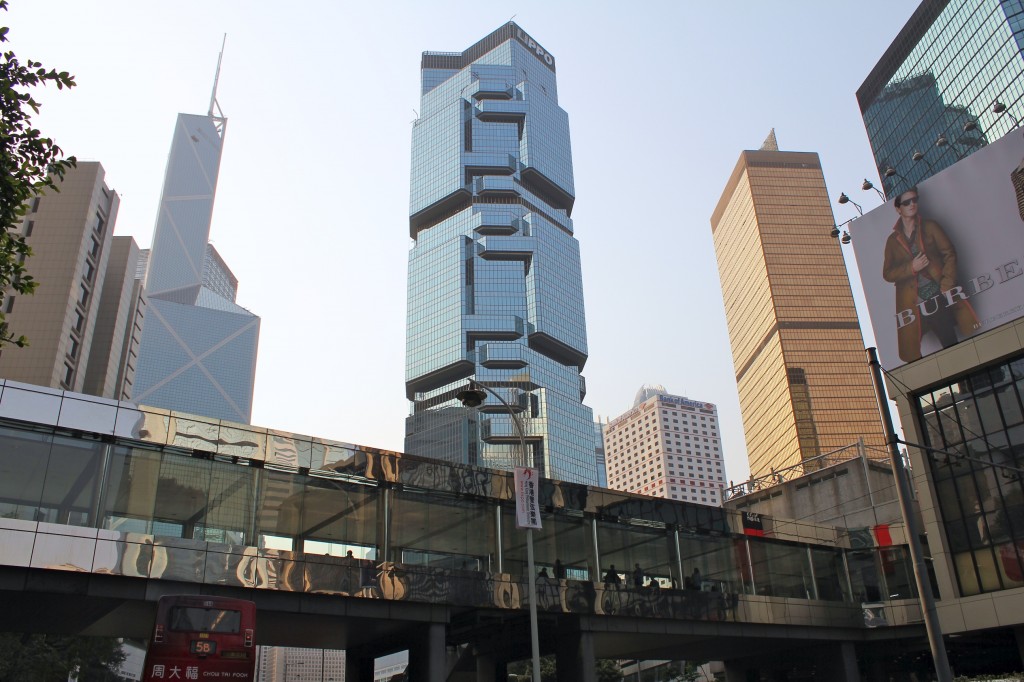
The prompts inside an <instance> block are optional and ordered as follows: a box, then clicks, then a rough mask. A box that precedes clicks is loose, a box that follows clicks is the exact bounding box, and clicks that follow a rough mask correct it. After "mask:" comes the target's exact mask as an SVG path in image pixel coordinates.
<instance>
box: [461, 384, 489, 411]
mask: <svg viewBox="0 0 1024 682" xmlns="http://www.w3.org/2000/svg"><path fill="white" fill-rule="evenodd" d="M455 397H456V398H458V400H459V402H460V403H462V404H463V406H464V407H480V406H481V405H483V404H484V400H486V399H487V394H486V393H484V392H483V391H481V390H480V389H479V388H467V389H465V390H464V391H459V392H458V393H456V394H455Z"/></svg>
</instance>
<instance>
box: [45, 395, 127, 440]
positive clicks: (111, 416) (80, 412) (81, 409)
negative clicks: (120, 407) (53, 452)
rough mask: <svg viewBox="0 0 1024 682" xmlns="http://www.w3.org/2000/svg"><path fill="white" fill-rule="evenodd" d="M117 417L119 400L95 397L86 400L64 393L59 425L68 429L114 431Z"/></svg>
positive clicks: (58, 420) (97, 431)
mask: <svg viewBox="0 0 1024 682" xmlns="http://www.w3.org/2000/svg"><path fill="white" fill-rule="evenodd" d="M116 417H117V401H116V400H105V399H103V398H94V399H92V400H84V399H82V398H80V397H76V396H72V395H69V394H65V395H64V399H63V400H62V401H61V405H60V416H59V417H58V418H57V426H62V427H64V428H67V429H81V430H84V431H92V432H94V433H104V434H106V433H113V432H114V422H115V419H116Z"/></svg>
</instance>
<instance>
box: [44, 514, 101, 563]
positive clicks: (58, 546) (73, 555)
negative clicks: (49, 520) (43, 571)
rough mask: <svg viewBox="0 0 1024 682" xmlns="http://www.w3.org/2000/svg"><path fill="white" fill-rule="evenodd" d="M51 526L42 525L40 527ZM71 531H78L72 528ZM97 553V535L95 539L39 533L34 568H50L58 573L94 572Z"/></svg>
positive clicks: (94, 535) (94, 536)
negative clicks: (93, 562) (93, 560)
mask: <svg viewBox="0 0 1024 682" xmlns="http://www.w3.org/2000/svg"><path fill="white" fill-rule="evenodd" d="M43 525H49V524H40V526H43ZM69 530H72V531H74V530H78V529H76V528H70V529H69ZM95 551H96V534H95V532H94V533H93V537H91V538H87V537H72V536H71V535H50V534H48V533H37V534H36V541H35V546H34V547H33V548H32V562H31V566H32V568H48V569H52V570H57V571H82V572H86V573H87V572H89V571H91V570H92V558H93V555H94V554H95Z"/></svg>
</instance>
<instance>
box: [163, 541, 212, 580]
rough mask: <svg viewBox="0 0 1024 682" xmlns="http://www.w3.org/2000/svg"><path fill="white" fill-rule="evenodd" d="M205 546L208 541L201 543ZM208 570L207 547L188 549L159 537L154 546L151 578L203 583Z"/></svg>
mask: <svg viewBox="0 0 1024 682" xmlns="http://www.w3.org/2000/svg"><path fill="white" fill-rule="evenodd" d="M201 544H202V545H204V546H205V544H206V543H201ZM205 572H206V551H205V549H186V548H184V547H176V546H173V545H170V544H169V543H165V542H164V538H157V540H156V542H155V545H154V547H153V563H152V566H151V568H150V572H149V577H150V578H161V579H164V580H181V581H183V582H190V583H201V582H203V577H204V575H205Z"/></svg>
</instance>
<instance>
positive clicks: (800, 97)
mask: <svg viewBox="0 0 1024 682" xmlns="http://www.w3.org/2000/svg"><path fill="white" fill-rule="evenodd" d="M916 5H917V0H885V1H884V2H883V1H880V0H868V1H867V2H861V3H857V4H852V3H840V2H822V1H821V0H808V1H801V2H796V1H793V2H789V1H785V0H777V1H776V2H755V1H753V0H751V1H749V2H742V1H741V2H701V3H697V2H681V1H676V2H637V3H624V2H599V1H589V2H582V1H580V2H556V1H555V0H545V1H543V2H539V1H532V0H531V1H528V2H513V3H507V4H499V3H483V2H474V3H468V2H448V1H425V0H420V1H418V2H407V3H406V2H394V3H386V2H381V3H369V2H359V3H355V2H340V1H339V2H327V1H324V0H318V1H303V0H299V1H297V2H295V3H290V4H289V5H286V4H285V3H280V2H265V1H262V0H248V1H246V2H241V1H240V0H239V1H235V2H228V1H221V2H218V1H215V0H203V1H201V2H199V1H193V0H175V2H164V3H155V2H140V1H139V0H124V1H121V0H100V1H98V2H82V1H81V0H11V9H10V11H9V12H8V15H7V16H6V17H0V20H2V21H3V23H5V24H6V25H8V26H10V28H11V33H10V43H9V46H10V48H11V49H13V50H15V52H16V53H17V54H18V55H19V57H22V58H32V59H36V60H39V61H42V62H43V63H44V64H45V65H46V66H48V67H54V68H57V69H58V70H67V71H70V72H71V73H73V74H75V76H76V78H77V82H78V87H76V88H74V89H73V90H72V91H70V92H57V91H56V90H51V91H48V92H44V93H41V100H42V101H43V102H44V108H43V111H42V114H41V115H40V116H39V117H38V118H37V121H38V123H39V125H40V127H41V128H42V129H43V131H44V132H45V133H46V134H47V135H50V136H52V137H54V138H55V139H56V141H57V142H58V144H60V145H61V146H62V147H63V148H64V149H65V151H66V152H67V153H69V154H76V155H77V156H78V158H79V159H83V160H95V161H100V162H102V164H103V166H104V168H105V169H106V171H107V183H108V185H109V186H111V187H112V188H114V189H116V190H117V191H118V193H119V194H120V196H121V210H120V214H119V216H118V219H117V225H116V228H115V232H116V233H117V234H122V235H123V234H130V235H132V236H134V237H135V239H136V240H137V241H138V242H139V244H140V245H141V246H143V247H146V246H149V244H150V240H151V236H152V231H153V226H154V224H155V220H156V209H157V202H158V200H159V196H160V188H161V183H162V180H163V173H164V166H165V164H166V160H167V154H168V151H169V147H170V141H171V134H172V132H173V130H174V121H175V116H176V115H177V113H178V112H186V113H197V114H201V113H205V112H206V110H207V108H208V106H209V101H210V92H211V87H212V84H213V75H214V69H215V66H216V63H217V53H218V52H219V50H220V46H221V39H222V36H223V34H224V33H227V35H228V37H227V48H226V52H225V55H224V63H223V68H222V71H221V77H220V89H219V92H218V100H219V102H220V104H221V106H222V108H223V111H224V113H225V115H227V117H228V126H227V135H226V139H225V146H224V156H223V161H222V164H221V171H220V183H219V186H218V190H217V203H216V207H215V210H214V216H213V228H212V231H211V239H212V241H213V242H214V244H215V245H216V247H217V250H218V251H219V252H220V253H221V255H222V256H223V257H224V258H225V260H226V261H227V263H228V265H229V266H230V267H231V269H232V270H233V271H234V273H235V275H236V276H237V277H238V279H239V281H240V285H239V292H238V302H239V303H240V304H241V305H243V306H245V307H247V308H249V309H250V310H252V311H253V312H254V313H256V314H258V315H260V316H261V317H262V318H263V326H262V332H261V336H260V352H259V364H258V368H257V372H256V396H255V405H254V409H253V417H252V420H253V423H254V424H259V425H262V426H270V427H273V428H279V429H286V430H291V431H295V432H299V433H304V434H310V435H315V436H323V437H327V438H334V439H337V440H342V441H348V442H352V443H359V444H364V445H372V446H376V447H383V448H388V449H393V450H401V449H402V444H403V434H404V419H405V417H406V415H407V414H408V409H409V407H408V403H407V401H406V400H405V389H404V359H405V300H406V265H407V260H408V250H409V248H410V247H411V244H412V242H411V240H410V239H409V236H408V233H409V230H408V195H409V154H410V135H411V122H412V121H413V119H414V118H415V117H416V116H417V114H416V112H417V111H418V109H419V60H420V53H421V52H422V51H424V50H436V51H461V50H464V49H465V48H467V47H469V46H470V45H472V44H473V43H474V42H476V41H477V40H479V39H480V38H482V37H483V36H485V35H486V34H488V33H490V32H491V31H492V30H494V29H495V28H497V27H498V26H500V25H501V24H503V23H504V22H506V21H507V20H509V19H510V18H512V17H513V16H514V17H515V21H516V22H517V23H518V24H520V25H521V26H522V27H523V28H524V29H525V30H526V31H528V32H529V33H530V35H531V36H533V37H534V38H535V39H536V40H537V41H538V42H540V43H541V44H542V45H543V46H544V47H545V48H546V49H547V50H548V51H549V52H551V53H552V54H553V55H554V56H555V59H556V60H557V65H558V86H559V103H560V105H561V106H562V108H564V109H565V110H566V111H567V112H568V114H569V122H570V128H571V134H572V146H573V160H574V165H575V180H576V192H577V198H576V205H575V209H574V211H573V216H572V217H573V221H574V224H575V230H576V236H577V238H578V239H579V242H580V246H581V250H582V257H583V278H584V281H583V283H584V290H585V295H586V304H587V327H588V330H589V345H590V360H589V362H588V363H587V366H586V369H585V371H584V374H585V376H586V378H587V388H588V391H589V393H588V396H587V399H586V403H587V404H588V405H590V406H591V407H592V408H593V409H594V413H595V414H596V415H601V416H609V417H614V416H617V415H618V414H620V413H622V412H624V411H625V410H626V409H628V408H629V407H630V406H631V405H632V401H633V396H634V394H635V393H636V390H637V389H638V388H639V387H640V386H641V385H642V384H645V383H658V384H663V385H664V386H665V387H666V388H667V389H668V390H669V391H670V392H672V393H677V394H682V395H686V396H689V397H690V398H693V399H699V400H706V401H710V402H714V403H717V404H718V407H719V412H720V415H721V422H722V428H723V441H724V443H723V450H724V453H725V460H726V468H727V473H728V477H729V478H730V479H733V480H736V481H739V480H741V479H744V478H746V476H747V475H748V467H747V461H746V452H745V447H744V441H743V428H742V421H741V418H740V412H739V402H738V399H737V396H736V384H735V379H734V376H735V374H734V369H733V365H732V359H731V355H730V352H729V340H728V335H727V331H726V325H725V316H724V313H723V307H722V297H721V289H720V287H719V284H718V271H717V267H716V262H715V253H714V247H713V245H712V241H711V228H710V223H709V219H710V216H711V212H712V210H713V209H714V206H715V204H716V203H717V201H718V198H719V196H720V194H721V191H722V189H723V187H724V185H725V182H726V180H727V179H728V177H729V174H730V173H731V171H732V169H733V167H734V166H735V164H736V161H737V158H738V156H739V153H740V151H741V150H743V149H756V148H757V147H759V146H760V144H761V142H762V141H763V140H764V138H765V136H766V135H767V134H768V131H769V130H770V129H771V128H773V127H774V128H775V130H776V134H777V136H778V140H779V146H780V148H781V149H784V150H796V151H816V152H818V153H819V154H820V155H821V160H822V166H823V168H824V172H825V179H826V182H827V184H828V188H829V194H830V196H832V197H833V199H835V198H836V197H838V196H839V193H840V191H845V192H847V193H848V194H850V196H851V197H852V198H854V199H855V200H856V201H858V202H860V203H861V204H863V205H864V207H865V210H867V209H868V208H869V207H874V206H875V205H877V204H878V203H880V202H879V200H878V198H877V196H876V195H875V194H874V193H873V192H863V191H862V190H861V189H860V184H861V183H862V182H863V180H864V178H865V177H867V178H870V179H871V180H873V181H875V182H877V180H878V178H877V174H875V171H874V164H873V161H872V158H871V153H870V148H869V146H868V142H867V136H866V135H865V133H864V126H863V123H862V121H861V118H860V115H859V110H858V108H857V102H856V98H855V96H854V93H855V91H856V89H857V88H858V87H859V86H860V84H861V83H862V82H863V80H864V78H865V76H866V75H867V73H868V72H869V71H870V69H871V67H872V66H873V65H874V64H875V62H876V61H877V60H878V58H879V57H880V56H881V55H882V53H883V52H884V51H885V49H886V48H887V47H888V46H889V44H890V43H891V42H892V40H893V38H894V37H895V35H896V33H897V32H898V30H899V29H900V27H902V25H903V24H904V23H905V22H906V20H907V19H908V18H909V16H910V14H911V13H912V11H913V9H914V8H915V7H916ZM833 209H834V210H835V211H836V222H841V221H843V220H846V219H847V218H850V217H852V216H853V215H854V213H853V210H852V209H851V208H850V207H849V206H838V205H835V204H834V205H833ZM845 253H846V257H847V259H848V264H849V265H850V266H851V269H852V265H853V264H852V258H853V253H852V251H849V250H847V251H846V252H845ZM30 268H31V266H30ZM44 285H45V283H44ZM854 289H855V291H859V283H857V282H855V284H854ZM858 297H859V294H858ZM858 302H859V301H858ZM861 310H862V311H863V307H861ZM861 319H862V320H863V322H864V324H865V327H866V326H867V324H868V323H867V317H866V315H865V314H863V312H862V315H861ZM865 332H866V334H867V338H866V342H867V343H869V344H870V343H871V337H870V330H869V329H867V328H866V329H865Z"/></svg>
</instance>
